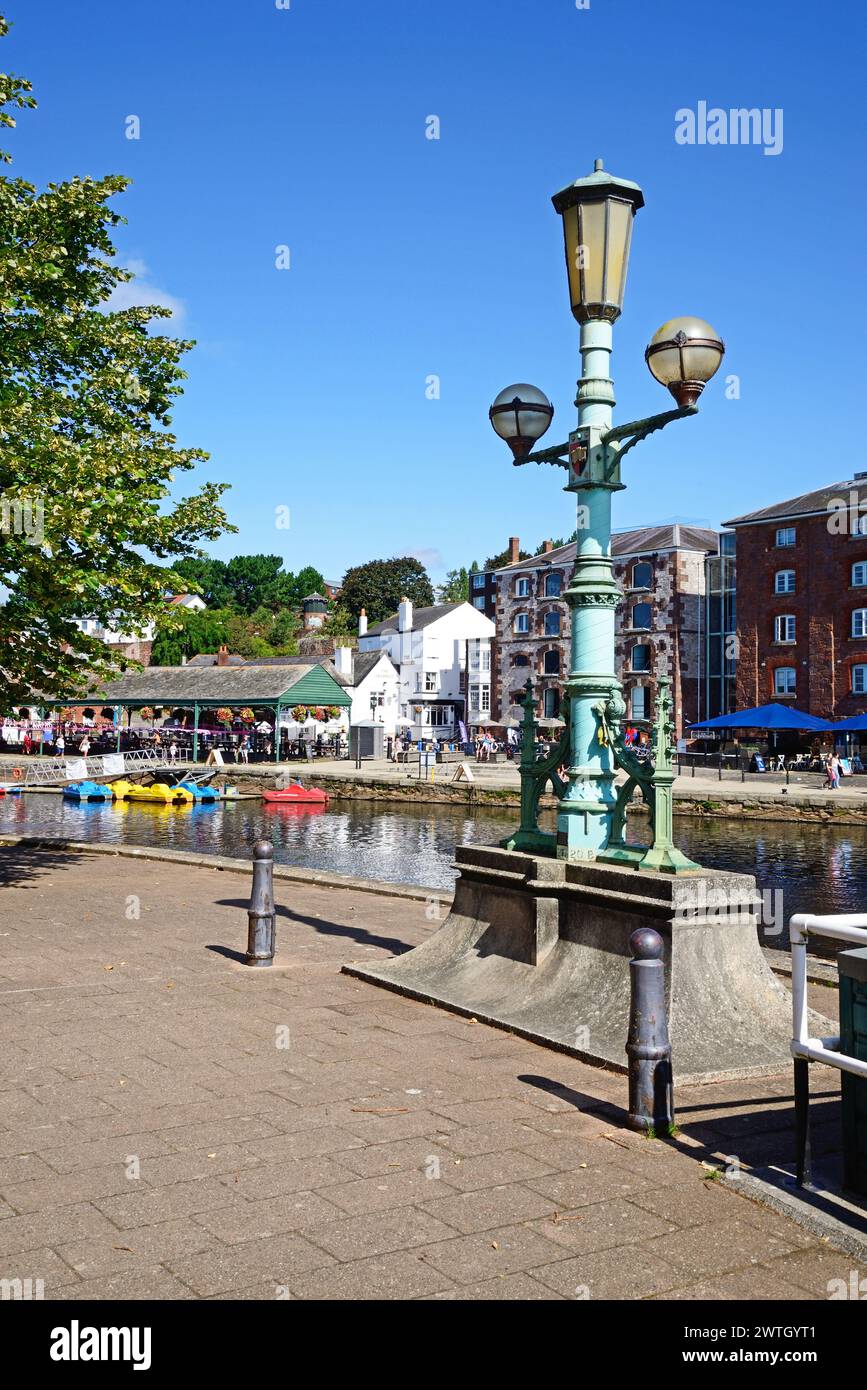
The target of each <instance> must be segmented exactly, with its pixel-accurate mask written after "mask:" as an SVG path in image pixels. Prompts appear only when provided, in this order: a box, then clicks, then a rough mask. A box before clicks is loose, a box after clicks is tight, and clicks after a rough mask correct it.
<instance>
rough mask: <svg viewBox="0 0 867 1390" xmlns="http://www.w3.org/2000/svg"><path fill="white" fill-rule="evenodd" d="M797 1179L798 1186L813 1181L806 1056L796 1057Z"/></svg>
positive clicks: (806, 1185) (808, 1073)
mask: <svg viewBox="0 0 867 1390" xmlns="http://www.w3.org/2000/svg"><path fill="white" fill-rule="evenodd" d="M795 1181H796V1183H797V1185H798V1187H810V1186H811V1182H812V1163H811V1157H810V1063H809V1062H808V1061H807V1059H806V1057H796V1058H795Z"/></svg>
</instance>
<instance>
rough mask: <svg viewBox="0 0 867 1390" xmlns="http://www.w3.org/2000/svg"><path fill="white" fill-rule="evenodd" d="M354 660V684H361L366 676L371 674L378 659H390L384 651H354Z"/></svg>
mask: <svg viewBox="0 0 867 1390" xmlns="http://www.w3.org/2000/svg"><path fill="white" fill-rule="evenodd" d="M352 656H353V662H352V684H353V685H361V682H362V681H363V680H364V678H365V676H369V675H370V673H371V671H372V670H373V668H374V666H375V665H376V663H377V662H378V661H382V659H383V657H386V659H388V654H387V653H386V652H384V651H378V652H353V653H352Z"/></svg>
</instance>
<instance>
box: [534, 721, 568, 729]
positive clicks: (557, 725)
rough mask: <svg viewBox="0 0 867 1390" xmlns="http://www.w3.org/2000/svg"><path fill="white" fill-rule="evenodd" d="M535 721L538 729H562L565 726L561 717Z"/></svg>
mask: <svg viewBox="0 0 867 1390" xmlns="http://www.w3.org/2000/svg"><path fill="white" fill-rule="evenodd" d="M536 723H537V724H538V725H539V728H540V729H562V728H564V727H565V720H563V719H537V720H536Z"/></svg>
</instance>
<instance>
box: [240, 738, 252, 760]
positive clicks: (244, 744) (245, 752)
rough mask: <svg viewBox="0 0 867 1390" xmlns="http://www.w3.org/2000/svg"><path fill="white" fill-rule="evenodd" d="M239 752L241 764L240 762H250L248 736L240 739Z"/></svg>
mask: <svg viewBox="0 0 867 1390" xmlns="http://www.w3.org/2000/svg"><path fill="white" fill-rule="evenodd" d="M239 752H240V755H241V762H242V763H248V762H249V761H250V735H249V734H245V735H244V737H243V738H242V739H241V747H240V749H239Z"/></svg>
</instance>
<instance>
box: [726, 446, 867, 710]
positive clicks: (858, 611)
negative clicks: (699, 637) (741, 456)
mask: <svg viewBox="0 0 867 1390" xmlns="http://www.w3.org/2000/svg"><path fill="white" fill-rule="evenodd" d="M725 524H726V525H727V526H730V527H731V528H732V529H733V530H734V532H735V534H736V536H737V557H738V559H737V563H738V576H739V580H738V586H737V640H738V664H737V685H736V706H737V708H739V709H748V708H751V707H752V706H753V705H764V704H767V703H768V702H769V701H776V702H777V703H779V704H786V703H789V704H792V705H796V706H797V708H798V709H799V710H803V711H805V712H806V713H808V714H815V715H818V717H819V718H820V719H846V718H848V717H849V716H850V715H853V714H861V713H863V712H864V711H865V710H867V473H856V474H855V477H854V478H852V479H851V480H848V481H845V482H841V483H831V484H829V485H828V486H826V487H823V488H818V489H816V491H814V492H808V493H804V494H802V495H801V496H800V497H793V498H789V499H788V500H787V501H785V502H778V503H775V504H773V505H772V506H769V507H764V508H762V509H761V510H759V511H755V512H748V513H746V514H745V515H743V516H738V517H735V518H734V519H733V520H731V521H728V522H726V523H725Z"/></svg>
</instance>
